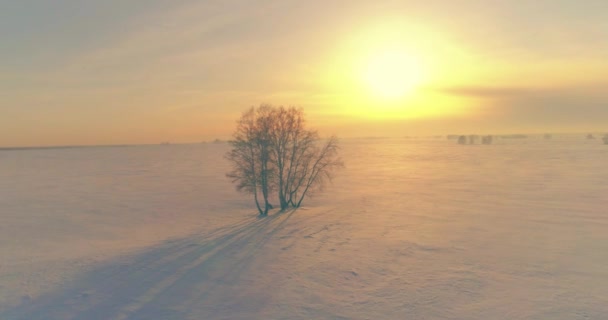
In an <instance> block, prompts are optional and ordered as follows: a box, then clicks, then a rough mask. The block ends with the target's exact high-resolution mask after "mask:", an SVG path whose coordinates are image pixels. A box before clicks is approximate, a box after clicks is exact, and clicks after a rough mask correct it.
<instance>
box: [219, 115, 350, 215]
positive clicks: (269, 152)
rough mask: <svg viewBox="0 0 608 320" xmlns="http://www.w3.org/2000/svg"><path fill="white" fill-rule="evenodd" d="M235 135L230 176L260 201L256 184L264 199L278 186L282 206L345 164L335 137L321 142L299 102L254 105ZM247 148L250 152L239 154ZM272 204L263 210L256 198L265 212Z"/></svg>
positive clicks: (297, 200) (296, 202)
mask: <svg viewBox="0 0 608 320" xmlns="http://www.w3.org/2000/svg"><path fill="white" fill-rule="evenodd" d="M247 130H251V132H249V131H247ZM244 132H245V133H246V134H245V133H244ZM234 137H235V139H234V140H233V141H232V142H231V144H232V147H233V150H232V151H230V153H229V154H228V159H229V160H231V161H232V162H233V165H234V169H233V171H232V172H230V173H229V174H228V176H229V177H231V178H232V179H233V181H234V182H238V184H237V189H239V190H244V191H247V192H250V193H253V194H254V198H255V199H256V204H258V202H257V189H258V188H260V189H261V193H262V195H263V196H264V197H265V198H264V199H265V201H266V202H267V192H268V191H270V190H271V189H273V190H274V189H276V191H277V196H278V199H279V203H280V206H281V210H285V209H287V208H288V207H290V206H291V207H299V206H300V205H301V204H302V201H303V200H304V199H305V198H306V196H307V195H311V194H312V193H313V192H314V191H318V190H321V189H322V188H323V186H324V184H325V182H327V181H328V180H330V179H331V177H332V173H333V171H334V169H336V168H339V167H342V166H343V163H342V161H341V160H340V158H339V157H338V149H339V148H338V140H337V138H336V137H331V138H330V139H329V140H327V142H326V143H325V144H324V145H322V146H319V141H320V139H319V135H318V133H317V132H316V131H312V130H308V129H306V127H305V119H304V112H303V111H302V109H298V108H295V107H289V108H285V107H272V106H269V105H262V106H260V107H259V108H257V109H255V108H252V109H250V110H249V111H248V112H246V113H244V114H243V117H242V118H241V120H240V121H239V122H238V126H237V130H236V132H235V135H234ZM249 149H252V150H249ZM243 150H245V151H246V152H245V153H247V155H248V157H247V158H245V157H243V156H240V155H241V154H243V153H244V151H243ZM250 154H251V156H249V155H250ZM243 164H245V165H243ZM256 168H259V169H256ZM249 171H251V172H253V174H249V173H248V172H249ZM256 172H259V173H256ZM264 186H266V187H264ZM268 207H269V204H267V205H266V210H262V209H260V208H261V207H260V206H259V204H258V209H259V210H260V214H262V215H265V214H266V213H267V208H268ZM262 212H266V213H262Z"/></svg>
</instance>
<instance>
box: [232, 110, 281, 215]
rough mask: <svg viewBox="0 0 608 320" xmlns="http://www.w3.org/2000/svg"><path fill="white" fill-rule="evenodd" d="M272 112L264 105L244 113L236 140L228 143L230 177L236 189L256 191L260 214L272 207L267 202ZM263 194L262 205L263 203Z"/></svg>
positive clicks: (237, 128) (269, 181) (237, 130)
mask: <svg viewBox="0 0 608 320" xmlns="http://www.w3.org/2000/svg"><path fill="white" fill-rule="evenodd" d="M269 112H270V109H269V108H268V107H264V106H262V107H260V108H258V109H255V108H250V109H249V110H248V111H246V112H244V113H243V115H242V116H241V119H239V121H238V122H237V127H236V131H235V133H234V140H231V141H230V142H229V143H230V145H231V146H232V149H231V150H230V152H228V154H227V155H226V158H227V159H228V160H229V161H230V162H231V163H232V170H231V171H230V172H229V173H228V174H227V177H229V178H230V179H232V181H233V182H235V183H236V188H237V190H239V191H243V192H248V193H251V194H253V198H254V200H255V204H256V207H257V208H258V211H259V212H260V215H261V216H266V215H268V210H269V209H271V208H272V206H271V205H270V202H269V201H268V196H269V194H270V191H271V189H272V187H273V186H272V184H271V183H272V181H273V179H272V175H273V172H272V170H273V167H272V164H271V161H270V155H271V153H270V151H271V150H270V139H269V138H268V127H269V125H270V122H269V117H268V116H267V114H268V113H269ZM260 194H261V196H262V200H263V204H260V200H259V196H260Z"/></svg>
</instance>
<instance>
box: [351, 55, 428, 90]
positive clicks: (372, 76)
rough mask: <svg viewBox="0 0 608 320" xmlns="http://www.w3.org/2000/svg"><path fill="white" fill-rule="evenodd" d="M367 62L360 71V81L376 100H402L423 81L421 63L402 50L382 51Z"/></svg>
mask: <svg viewBox="0 0 608 320" xmlns="http://www.w3.org/2000/svg"><path fill="white" fill-rule="evenodd" d="M367 60H368V61H366V64H365V66H364V67H363V70H362V80H363V82H364V83H365V85H366V86H367V87H368V89H369V90H370V91H371V92H370V93H371V94H372V95H373V96H374V97H376V98H379V99H382V100H395V99H399V98H403V97H404V96H406V95H408V94H410V93H412V91H414V90H415V89H416V88H417V86H419V85H420V84H421V82H422V80H423V72H424V71H423V70H422V69H423V68H422V66H421V63H420V62H419V61H418V60H417V59H415V58H414V57H413V56H412V55H411V54H409V53H408V52H407V51H405V50H403V49H398V48H397V49H394V48H391V49H382V50H379V52H377V53H373V54H372V55H371V56H370V57H369V58H368V59H367Z"/></svg>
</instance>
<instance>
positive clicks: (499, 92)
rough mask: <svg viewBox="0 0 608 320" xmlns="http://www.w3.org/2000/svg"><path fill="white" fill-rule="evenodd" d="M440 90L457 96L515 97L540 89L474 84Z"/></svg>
mask: <svg viewBox="0 0 608 320" xmlns="http://www.w3.org/2000/svg"><path fill="white" fill-rule="evenodd" d="M437 90H438V91H440V92H443V93H447V94H450V95H456V96H465V97H480V98H489V97H494V98H505V97H513V96H522V95H527V94H530V93H531V92H535V91H537V90H538V89H536V88H525V87H509V86H505V87H499V86H496V87H492V86H481V85H473V86H453V87H444V88H438V89H437Z"/></svg>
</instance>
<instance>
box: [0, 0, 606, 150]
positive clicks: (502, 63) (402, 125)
mask: <svg viewBox="0 0 608 320" xmlns="http://www.w3.org/2000/svg"><path fill="white" fill-rule="evenodd" d="M2 11H3V12H2V14H3V17H2V19H0V37H1V38H2V39H3V41H2V42H0V111H1V114H2V117H0V147H9V146H39V145H74V144H78V145H80V144H129V143H159V142H161V141H172V142H198V141H202V140H212V139H215V138H218V137H219V138H222V139H225V138H229V136H230V134H231V132H232V130H233V127H234V121H235V120H236V119H237V118H238V117H239V114H240V112H241V111H243V110H245V109H246V108H247V107H249V106H251V105H258V104H260V103H272V104H277V105H278V104H283V105H298V106H302V107H304V108H305V110H306V113H307V114H308V118H309V119H310V123H311V125H313V126H315V127H318V128H319V129H321V131H322V133H325V134H332V133H335V134H338V135H339V136H344V137H348V136H374V135H377V136H387V135H391V136H403V135H425V134H448V133H505V132H539V133H541V132H545V131H547V132H562V131H564V132H568V131H579V132H586V131H604V130H608V121H607V120H608V93H606V92H607V91H608V90H605V87H606V84H608V60H607V59H605V57H606V56H608V22H607V21H608V19H607V18H606V14H605V13H606V12H608V3H607V2H605V1H593V0H589V1H584V2H583V1H580V2H576V1H565V0H563V1H562V0H544V1H534V2H533V3H532V2H530V1H523V0H522V1H496V0H495V1H481V0H478V1H474V0H471V1H424V2H421V1H306V2H303V1H255V2H251V1H244V0H227V1H180V2H179V4H177V2H176V1H169V0H155V1H144V0H134V1H129V2H128V3H126V4H125V2H124V1H118V0H108V1H103V2H101V1H96V2H85V3H81V2H75V1H68V0H58V1H54V2H53V3H49V2H48V1H42V0H37V1H36V0H27V1H14V2H13V3H11V4H8V5H6V6H4V8H3V10H2Z"/></svg>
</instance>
